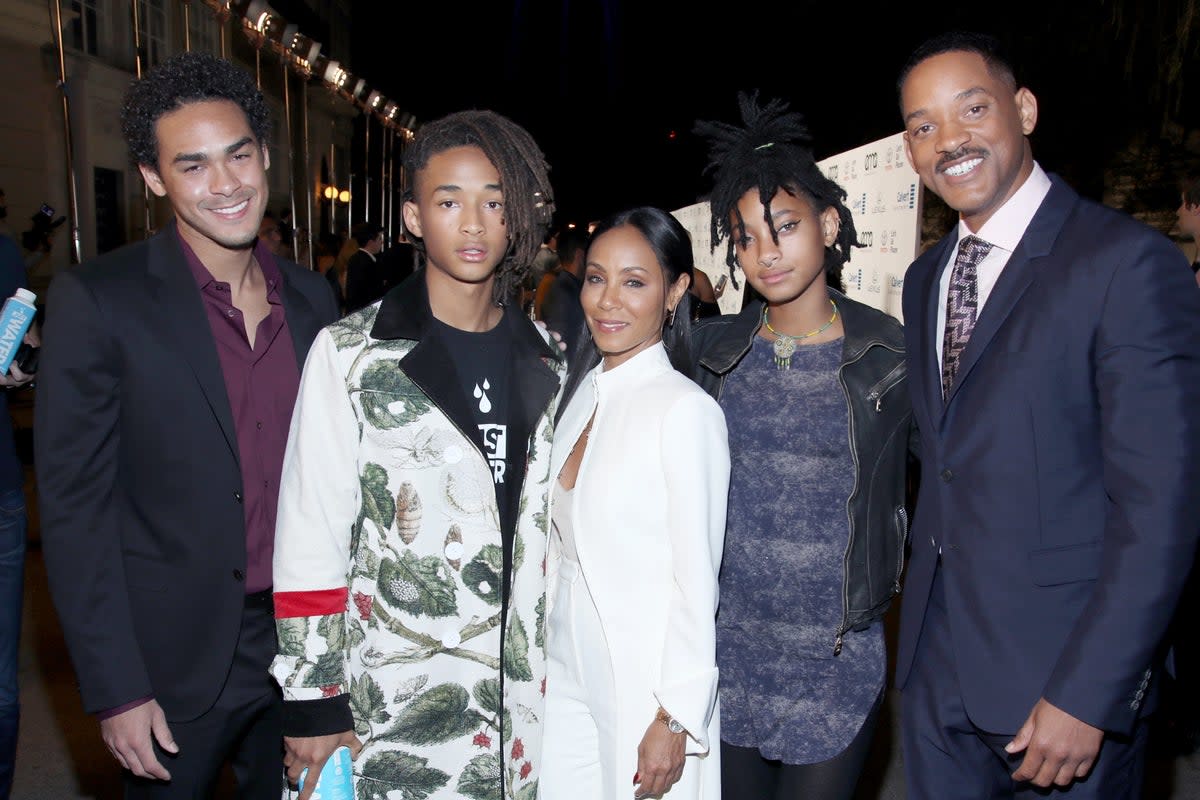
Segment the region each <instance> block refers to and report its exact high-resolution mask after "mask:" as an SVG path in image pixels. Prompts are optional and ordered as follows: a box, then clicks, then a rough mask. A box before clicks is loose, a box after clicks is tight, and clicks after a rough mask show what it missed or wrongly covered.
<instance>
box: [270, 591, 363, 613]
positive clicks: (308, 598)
mask: <svg viewBox="0 0 1200 800" xmlns="http://www.w3.org/2000/svg"><path fill="white" fill-rule="evenodd" d="M347 591H348V590H347V589H346V587H344V586H343V587H342V588H340V589H319V590H317V591H313V592H276V593H275V617H276V619H285V618H288V617H323V616H325V615H326V614H340V613H341V612H343V611H345V610H346V594H347Z"/></svg>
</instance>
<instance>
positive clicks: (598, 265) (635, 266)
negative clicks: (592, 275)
mask: <svg viewBox="0 0 1200 800" xmlns="http://www.w3.org/2000/svg"><path fill="white" fill-rule="evenodd" d="M584 266H585V267H595V268H596V269H604V265H603V264H601V263H600V262H599V261H589V262H587V264H585V265H584ZM634 270H637V271H639V272H649V271H650V270H649V269H648V268H646V267H643V266H642V265H640V264H630V265H629V266H628V267H621V270H620V271H621V272H633V271H634Z"/></svg>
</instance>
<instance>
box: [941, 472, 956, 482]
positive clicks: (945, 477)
mask: <svg viewBox="0 0 1200 800" xmlns="http://www.w3.org/2000/svg"><path fill="white" fill-rule="evenodd" d="M952 480H954V473H953V472H951V471H950V470H948V469H944V470H942V482H943V483H949V482H950V481H952Z"/></svg>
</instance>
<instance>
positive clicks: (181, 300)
mask: <svg viewBox="0 0 1200 800" xmlns="http://www.w3.org/2000/svg"><path fill="white" fill-rule="evenodd" d="M176 236H177V234H176V232H175V224H174V223H171V224H170V225H168V226H167V227H166V228H165V229H164V230H163V231H162V233H160V234H158V235H157V236H155V237H154V238H153V239H152V240H151V241H150V251H149V265H148V267H147V270H148V272H149V274H150V276H151V277H152V278H153V279H155V280H154V281H153V282H152V288H151V294H152V295H153V299H154V308H155V311H156V312H157V316H158V327H159V330H160V333H161V337H162V341H164V342H171V343H173V344H174V345H175V348H176V349H177V350H178V351H179V353H180V355H182V356H183V359H184V360H185V361H186V362H187V364H188V366H190V367H191V370H192V373H193V374H194V375H195V376H196V382H197V383H198V384H199V385H200V391H201V392H202V393H203V394H204V397H205V399H206V400H207V401H208V405H209V407H210V408H211V409H212V412H213V416H214V417H215V418H216V420H217V424H218V425H219V426H220V428H221V433H222V434H224V436H225V442H226V444H228V445H229V451H230V453H231V454H232V455H233V459H234V461H235V462H238V463H239V464H240V461H239V459H238V444H237V431H236V430H235V429H234V427H233V412H232V410H230V407H229V393H228V391H227V390H226V389H225V377H224V375H223V373H222V372H221V362H220V359H219V358H218V356H217V345H216V342H215V341H214V339H213V335H212V327H211V326H210V325H209V322H208V315H207V313H206V312H205V310H204V301H203V300H202V299H201V297H200V290H199V289H198V288H197V287H196V281H195V279H194V278H193V277H192V273H191V271H190V270H189V269H188V265H187V261H185V260H184V257H183V251H182V250H181V249H180V247H179V242H178V241H177V240H176V238H175V237H176Z"/></svg>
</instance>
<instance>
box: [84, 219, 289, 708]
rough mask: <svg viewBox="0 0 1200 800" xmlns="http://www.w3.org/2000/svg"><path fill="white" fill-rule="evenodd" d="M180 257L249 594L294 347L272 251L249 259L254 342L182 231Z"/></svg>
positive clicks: (270, 503)
mask: <svg viewBox="0 0 1200 800" xmlns="http://www.w3.org/2000/svg"><path fill="white" fill-rule="evenodd" d="M179 246H180V247H181V248H183V257H184V258H185V259H186V260H187V264H188V268H189V269H191V271H192V276H193V277H194V278H195V279H196V285H197V286H198V287H200V296H201V298H203V300H204V310H205V312H206V313H207V315H208V326H209V328H211V329H212V334H213V339H215V340H216V343H217V356H218V358H220V361H221V374H222V375H223V376H224V378H225V392H226V394H228V396H229V407H230V408H231V409H232V410H233V427H234V429H235V430H236V431H237V441H238V460H239V461H240V463H241V467H242V502H243V512H242V513H243V514H244V515H245V520H246V594H252V593H254V592H258V591H262V590H263V589H267V588H269V587H270V586H271V559H272V557H273V556H274V554H275V511H276V508H275V506H276V504H277V503H278V501H279V476H280V474H281V473H282V472H283V451H284V448H285V447H286V446H287V436H288V427H289V426H290V425H291V420H292V406H294V405H295V403H296V393H297V392H298V391H299V390H300V368H299V366H298V365H297V363H296V348H295V345H294V344H293V343H292V336H291V332H290V331H289V330H288V325H287V317H286V316H285V315H284V310H283V303H282V301H281V300H280V299H279V287H280V286H281V285H282V281H283V273H282V272H280V270H279V265H278V264H276V263H275V257H274V256H272V255H271V253H270V251H269V250H267V249H266V248H265V247H263V245H262V242H259V243H258V244H257V245H256V246H255V248H254V257H255V258H256V259H258V265H259V267H261V268H262V273H263V278H265V279H266V281H267V302H268V303H269V304H270V306H271V312H270V313H269V314H268V315H267V317H266V319H264V320H263V321H262V322H260V323H258V331H257V333H256V335H255V337H254V347H253V348H251V347H250V339H249V337H247V336H246V323H245V321H244V319H243V317H242V312H241V311H238V310H237V309H236V308H234V307H233V303H232V302H231V301H232V298H233V295H232V293H231V291H230V288H229V284H228V283H221V282H220V281H218V280H216V279H215V278H214V277H213V276H212V273H211V272H209V271H208V269H207V268H206V267H205V266H204V264H202V263H201V262H200V259H199V257H197V256H196V253H195V252H194V251H193V250H192V248H191V247H190V246H189V245H188V243H187V242H185V241H184V240H183V237H182V236H180V237H179ZM152 699H153V696H150V697H141V698H138V699H137V700H133V701H131V702H129V703H125V704H123V705H120V706H117V707H116V708H110V709H107V710H105V711H101V712H100V713H98V714H97V715H96V716H97V718H99V719H101V720H105V719H109V718H110V717H115V716H116V715H117V714H121V713H123V712H125V711H129V710H131V709H134V708H137V707H138V706H140V705H144V704H145V703H148V702H150V700H152Z"/></svg>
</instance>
